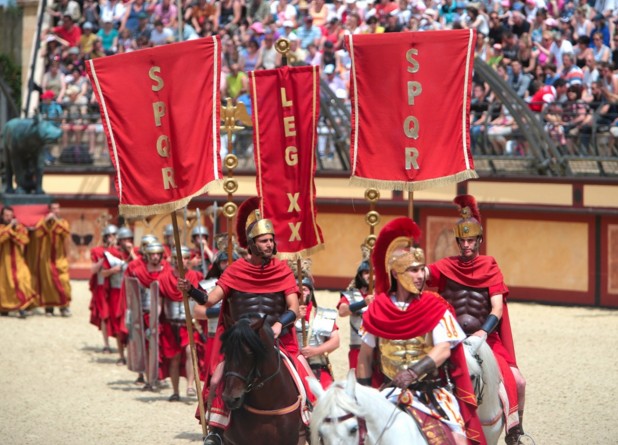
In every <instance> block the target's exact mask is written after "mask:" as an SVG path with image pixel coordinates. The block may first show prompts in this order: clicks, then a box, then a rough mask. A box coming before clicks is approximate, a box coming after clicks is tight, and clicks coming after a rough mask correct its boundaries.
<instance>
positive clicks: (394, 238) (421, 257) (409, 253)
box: [372, 217, 425, 293]
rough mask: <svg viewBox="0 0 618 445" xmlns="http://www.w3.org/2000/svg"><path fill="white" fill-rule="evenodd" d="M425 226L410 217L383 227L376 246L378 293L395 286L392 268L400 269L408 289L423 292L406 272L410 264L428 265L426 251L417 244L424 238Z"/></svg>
mask: <svg viewBox="0 0 618 445" xmlns="http://www.w3.org/2000/svg"><path fill="white" fill-rule="evenodd" d="M420 237H421V230H420V229H419V227H418V226H417V225H416V223H415V222H414V221H412V220H411V219H410V218H407V217H403V218H395V219H393V220H392V221H390V222H388V223H387V224H386V225H385V226H384V227H383V228H382V230H381V231H380V234H379V235H378V238H377V240H376V243H375V246H374V248H373V254H372V260H373V267H374V270H375V275H376V280H375V287H376V293H380V292H388V291H389V289H390V288H391V285H392V282H391V271H393V270H394V271H396V272H397V276H398V281H399V283H400V284H401V285H402V286H403V287H404V288H405V289H406V290H408V291H410V292H413V293H419V292H420V291H421V289H417V288H416V286H415V285H414V283H413V282H412V280H410V279H409V278H408V276H407V275H405V274H404V273H403V272H405V270H406V269H408V268H409V267H415V266H423V265H425V253H424V252H423V250H422V249H420V248H418V247H414V245H415V244H416V243H418V241H419V240H420Z"/></svg>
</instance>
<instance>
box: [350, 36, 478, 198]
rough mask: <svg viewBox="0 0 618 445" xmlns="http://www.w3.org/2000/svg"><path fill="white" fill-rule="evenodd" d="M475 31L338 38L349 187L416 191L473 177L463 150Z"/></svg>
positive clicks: (467, 150)
mask: <svg viewBox="0 0 618 445" xmlns="http://www.w3.org/2000/svg"><path fill="white" fill-rule="evenodd" d="M475 42H476V32H475V31H473V30H452V31H425V32H405V33H393V34H375V35H374V34H363V35H353V36H346V44H347V46H348V48H349V51H350V56H351V59H352V68H351V77H350V97H351V99H352V135H351V139H350V160H351V165H352V167H351V168H352V177H351V182H352V183H355V184H357V185H362V186H365V187H376V188H381V189H389V190H408V191H414V190H422V189H427V188H430V187H435V186H439V185H442V184H445V183H452V182H459V181H463V180H465V179H470V178H476V177H478V176H477V174H476V172H475V171H474V162H473V160H472V153H471V151H470V135H469V127H470V96H471V87H472V68H473V61H474V46H475Z"/></svg>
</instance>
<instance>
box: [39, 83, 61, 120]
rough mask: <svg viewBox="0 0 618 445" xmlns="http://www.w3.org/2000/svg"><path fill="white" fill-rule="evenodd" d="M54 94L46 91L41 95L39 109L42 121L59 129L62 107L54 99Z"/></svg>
mask: <svg viewBox="0 0 618 445" xmlns="http://www.w3.org/2000/svg"><path fill="white" fill-rule="evenodd" d="M55 97H56V94H55V93H54V92H53V91H52V90H46V91H44V92H43V94H41V104H40V105H39V109H40V111H41V115H42V116H43V118H44V119H47V120H49V121H51V123H53V124H54V125H55V126H57V127H60V123H61V122H62V115H63V113H64V111H63V109H62V106H61V105H60V104H59V103H58V102H56V101H55V100H54V99H55Z"/></svg>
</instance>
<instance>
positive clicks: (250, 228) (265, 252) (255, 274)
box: [178, 198, 310, 445]
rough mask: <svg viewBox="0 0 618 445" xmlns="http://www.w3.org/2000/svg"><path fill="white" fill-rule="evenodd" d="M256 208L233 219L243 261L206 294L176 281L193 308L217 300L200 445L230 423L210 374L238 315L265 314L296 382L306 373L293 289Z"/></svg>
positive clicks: (213, 444)
mask: <svg viewBox="0 0 618 445" xmlns="http://www.w3.org/2000/svg"><path fill="white" fill-rule="evenodd" d="M258 205H259V200H258V199H257V198H252V199H250V200H248V201H245V203H243V204H242V205H241V206H240V208H239V214H238V219H237V234H238V241H239V244H240V246H241V247H248V249H249V251H250V253H251V256H250V258H249V259H244V258H243V259H240V260H238V261H235V262H234V263H232V264H231V265H229V266H228V267H227V268H226V269H225V271H224V272H223V274H222V275H221V277H220V278H219V280H218V282H217V285H216V287H215V288H214V289H213V290H212V291H211V292H209V293H208V294H206V293H205V292H204V291H202V290H200V289H197V288H195V287H193V286H192V285H191V283H190V282H189V281H188V280H186V279H184V280H183V279H179V280H178V287H179V289H180V290H183V291H186V292H188V294H189V296H191V297H192V298H193V299H194V300H195V301H196V302H197V303H198V304H203V305H205V306H206V307H210V306H213V305H215V304H217V303H218V302H219V301H222V306H221V315H220V318H219V321H220V323H219V326H218V328H217V334H216V337H215V339H214V346H213V348H212V354H211V357H210V361H209V364H208V367H209V371H208V374H209V377H210V381H209V382H207V383H208V384H207V385H205V386H204V393H205V396H207V395H208V393H212V392H213V390H215V388H216V392H215V393H214V395H211V396H210V397H209V398H208V399H209V405H210V399H211V400H212V406H211V407H210V413H209V427H210V433H209V434H208V436H207V437H206V438H205V441H204V444H205V445H221V444H222V437H223V433H224V430H225V429H226V428H227V427H228V425H229V422H230V412H229V410H228V409H227V408H226V407H225V405H224V403H223V399H222V397H221V393H222V386H223V379H221V376H220V375H217V373H216V371H217V369H222V366H221V365H222V360H223V357H221V356H220V355H219V350H220V347H219V345H220V336H221V334H222V333H223V332H224V331H225V330H227V329H228V328H230V327H231V326H232V325H233V324H234V323H235V322H236V321H238V320H239V319H240V318H241V317H242V316H243V315H246V314H251V313H257V314H261V315H266V320H267V322H268V323H269V324H270V326H271V328H272V331H273V333H274V335H275V338H277V339H278V341H279V347H280V348H281V349H282V350H283V351H285V352H286V353H287V354H288V355H289V357H290V358H291V359H292V360H293V361H295V364H296V365H297V366H296V367H297V369H298V370H299V372H300V373H301V377H302V381H304V377H305V376H306V375H308V374H309V372H310V371H308V370H306V369H305V368H303V366H302V365H300V366H299V362H298V356H299V355H300V351H299V349H298V343H297V340H296V331H295V330H294V327H293V324H294V322H295V320H296V318H297V316H298V310H299V309H298V308H299V300H298V286H297V283H296V280H295V278H294V275H293V273H292V271H291V270H290V268H289V267H288V265H287V264H286V263H285V262H282V261H279V260H278V259H277V258H276V257H275V254H276V253H277V250H276V248H277V245H276V243H275V232H274V227H273V223H272V222H271V221H270V220H268V219H264V218H262V217H261V214H260V211H259V210H258ZM303 371H304V372H303ZM213 374H214V376H213ZM205 398H207V397H205Z"/></svg>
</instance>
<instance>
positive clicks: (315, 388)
mask: <svg viewBox="0 0 618 445" xmlns="http://www.w3.org/2000/svg"><path fill="white" fill-rule="evenodd" d="M306 379H307V383H309V388H310V389H311V392H312V393H313V395H314V396H315V397H316V398H317V399H318V400H320V398H321V397H322V396H323V395H324V388H322V384H321V383H320V382H319V381H318V379H316V378H315V377H310V376H307V377H306Z"/></svg>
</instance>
